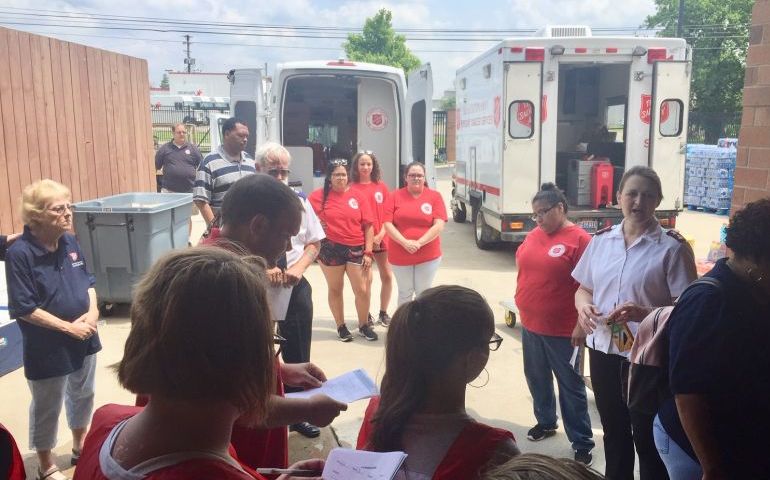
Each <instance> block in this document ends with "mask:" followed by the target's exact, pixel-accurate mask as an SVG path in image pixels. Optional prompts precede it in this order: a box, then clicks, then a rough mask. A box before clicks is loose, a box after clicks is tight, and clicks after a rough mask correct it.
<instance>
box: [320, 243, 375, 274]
mask: <svg viewBox="0 0 770 480" xmlns="http://www.w3.org/2000/svg"><path fill="white" fill-rule="evenodd" d="M318 261H319V262H321V263H323V264H324V265H326V266H327V267H339V266H340V265H345V264H347V263H353V264H356V265H361V264H363V263H364V246H363V245H359V246H357V247H351V246H348V245H342V244H341V243H336V242H332V241H331V240H329V239H328V238H324V239H323V240H321V251H320V252H318Z"/></svg>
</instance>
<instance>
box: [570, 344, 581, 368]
mask: <svg viewBox="0 0 770 480" xmlns="http://www.w3.org/2000/svg"><path fill="white" fill-rule="evenodd" d="M579 351H580V347H575V349H574V350H572V356H571V357H570V359H569V364H570V365H572V368H577V359H578V352H579Z"/></svg>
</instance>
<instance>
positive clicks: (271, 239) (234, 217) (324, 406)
mask: <svg viewBox="0 0 770 480" xmlns="http://www.w3.org/2000/svg"><path fill="white" fill-rule="evenodd" d="M303 211H304V209H303V207H302V203H301V202H300V199H299V197H298V196H297V194H296V193H295V192H294V191H293V190H292V189H291V188H289V187H288V186H287V185H284V184H283V183H282V182H280V181H278V180H276V179H275V178H273V177H271V176H268V175H265V174H261V173H260V174H255V175H249V176H247V177H244V178H242V179H240V180H238V181H237V182H235V183H234V184H233V185H232V186H231V187H230V189H229V190H228V192H227V195H225V198H224V200H223V202H222V210H221V214H222V228H221V230H220V231H219V232H217V234H216V235H211V236H209V237H208V238H207V239H206V240H205V243H206V244H210V245H216V246H219V247H222V248H225V249H228V250H231V251H234V252H236V253H239V254H241V255H258V256H261V257H263V258H264V259H265V260H266V261H267V263H268V265H269V266H271V267H272V266H275V265H276V264H277V262H278V259H279V258H281V257H282V256H283V254H284V253H285V252H286V251H287V250H288V249H290V248H291V238H292V237H294V236H296V235H297V232H298V231H299V226H300V223H301V219H302V212H303ZM213 232H214V231H212V233H213ZM276 365H277V369H278V371H279V372H280V375H277V376H276V383H277V387H276V390H277V394H276V395H273V396H272V397H271V401H270V414H269V415H268V416H267V417H266V418H264V419H250V418H249V417H248V415H245V416H244V417H243V418H241V420H240V421H239V422H238V423H237V424H236V425H235V427H234V428H233V434H232V441H233V446H234V447H235V449H236V451H237V452H238V458H239V459H240V460H241V461H243V462H245V463H246V464H248V465H251V466H252V467H256V466H262V465H268V466H273V467H285V466H286V464H287V462H288V431H287V428H286V427H287V425H292V424H297V423H301V422H309V423H311V424H313V425H318V426H321V427H323V426H326V425H328V424H330V423H331V422H332V420H334V418H336V417H337V416H338V415H339V413H340V411H342V410H346V409H347V405H345V404H344V403H341V402H338V401H336V400H333V399H332V398H330V397H328V396H326V395H316V396H313V397H310V398H307V399H289V398H284V397H283V388H284V384H286V385H291V386H295V387H300V388H314V387H319V386H320V385H321V383H322V382H324V381H326V375H324V373H323V371H322V370H321V369H320V368H318V367H317V366H316V365H314V364H312V363H309V362H306V363H296V364H286V363H280V362H278V360H277V359H276Z"/></svg>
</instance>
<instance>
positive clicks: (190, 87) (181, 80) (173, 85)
mask: <svg viewBox="0 0 770 480" xmlns="http://www.w3.org/2000/svg"><path fill="white" fill-rule="evenodd" d="M168 86H169V90H168V92H166V94H167V95H197V96H203V97H229V96H230V81H229V80H228V79H227V74H226V73H200V72H198V73H195V72H193V73H187V72H169V74H168Z"/></svg>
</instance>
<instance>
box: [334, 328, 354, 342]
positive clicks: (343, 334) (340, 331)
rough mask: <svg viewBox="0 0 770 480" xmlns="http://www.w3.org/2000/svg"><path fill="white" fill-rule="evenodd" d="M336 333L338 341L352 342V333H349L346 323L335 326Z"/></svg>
mask: <svg viewBox="0 0 770 480" xmlns="http://www.w3.org/2000/svg"><path fill="white" fill-rule="evenodd" d="M337 335H339V337H340V342H352V341H353V335H351V334H350V330H348V327H347V326H346V325H341V326H339V327H337Z"/></svg>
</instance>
